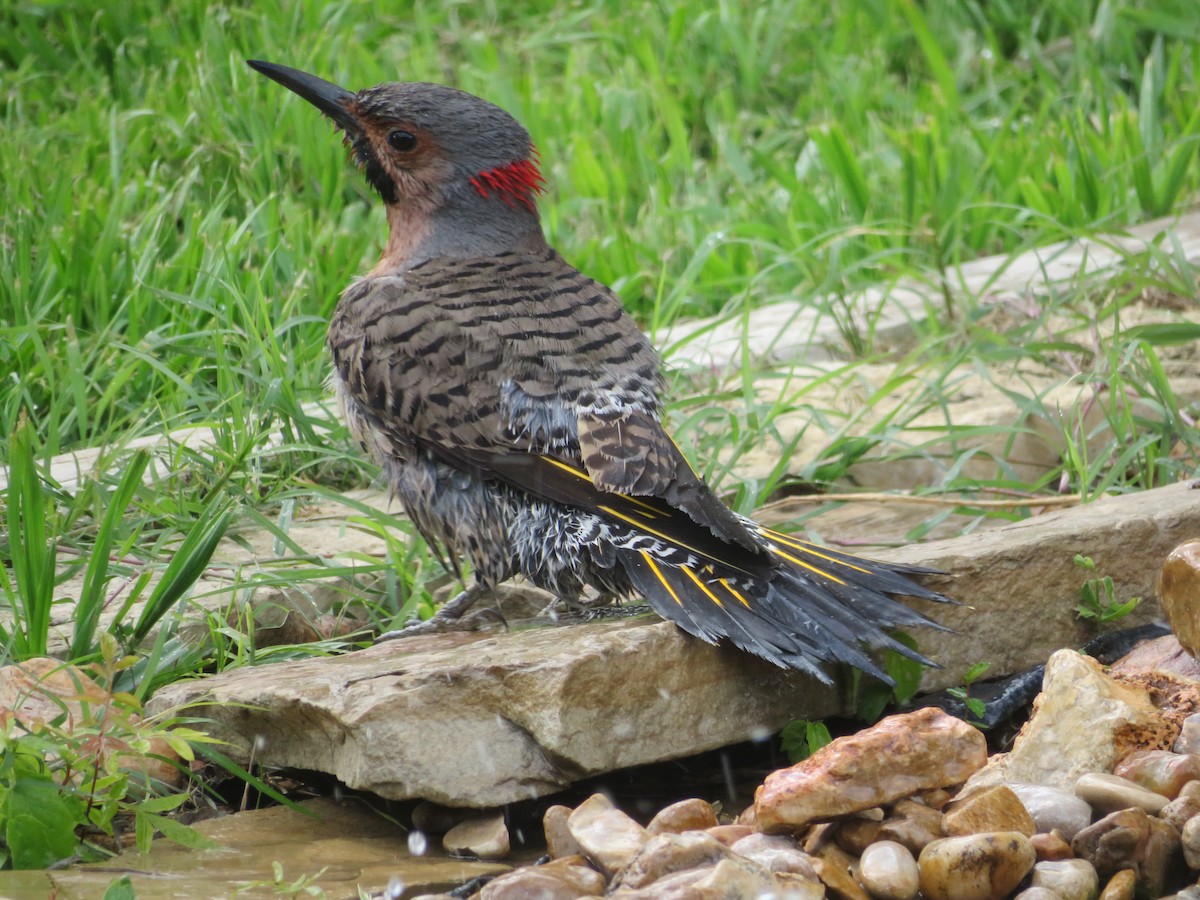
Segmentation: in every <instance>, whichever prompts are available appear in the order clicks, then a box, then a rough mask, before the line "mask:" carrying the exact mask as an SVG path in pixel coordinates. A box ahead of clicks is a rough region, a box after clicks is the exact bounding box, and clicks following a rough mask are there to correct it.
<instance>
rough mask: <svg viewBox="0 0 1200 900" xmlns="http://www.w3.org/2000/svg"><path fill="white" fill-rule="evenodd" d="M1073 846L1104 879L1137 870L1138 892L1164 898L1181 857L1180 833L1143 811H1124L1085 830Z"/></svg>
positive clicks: (1077, 854)
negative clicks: (1171, 874)
mask: <svg viewBox="0 0 1200 900" xmlns="http://www.w3.org/2000/svg"><path fill="white" fill-rule="evenodd" d="M1071 847H1072V849H1073V850H1074V851H1075V855H1076V856H1077V857H1079V858H1080V859H1086V860H1087V861H1088V862H1090V863H1091V864H1092V865H1093V866H1095V867H1096V871H1097V872H1098V873H1099V874H1100V877H1102V878H1107V877H1109V876H1111V875H1114V874H1116V873H1117V872H1119V871H1120V870H1121V869H1133V870H1134V871H1135V873H1136V874H1137V885H1138V887H1137V893H1138V894H1139V895H1141V896H1148V897H1160V896H1162V888H1163V884H1164V883H1165V881H1166V879H1167V876H1168V874H1169V872H1170V870H1171V868H1172V866H1173V864H1174V863H1175V861H1176V858H1177V857H1178V855H1179V833H1178V832H1177V831H1176V830H1175V829H1174V828H1172V827H1171V826H1170V825H1168V824H1167V823H1166V822H1163V821H1161V820H1159V819H1155V818H1151V817H1150V816H1149V815H1147V814H1146V811H1145V810H1143V809H1137V808H1135V809H1123V810H1120V811H1119V812H1114V813H1110V814H1109V815H1107V816H1105V817H1104V818H1103V819H1101V820H1100V821H1099V822H1097V823H1095V824H1094V825H1090V826H1088V827H1087V828H1085V829H1083V831H1081V832H1079V834H1077V835H1075V840H1074V841H1072V843H1071Z"/></svg>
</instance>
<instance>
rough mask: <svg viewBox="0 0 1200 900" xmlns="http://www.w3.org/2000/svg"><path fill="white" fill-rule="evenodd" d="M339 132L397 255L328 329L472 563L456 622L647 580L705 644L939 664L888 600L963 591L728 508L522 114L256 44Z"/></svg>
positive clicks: (650, 594)
mask: <svg viewBox="0 0 1200 900" xmlns="http://www.w3.org/2000/svg"><path fill="white" fill-rule="evenodd" d="M250 65H251V66H252V67H253V68H254V69H256V70H257V71H258V72H261V73H262V74H263V75H266V76H267V77H269V78H271V79H273V80H275V81H277V82H278V83H280V84H282V85H283V86H284V87H286V88H288V89H290V90H292V91H294V92H295V93H297V94H299V95H300V96H301V97H303V98H304V99H305V100H307V101H308V102H310V103H312V104H313V105H314V106H316V107H317V108H318V109H319V110H320V111H321V112H322V113H324V114H325V115H326V116H328V117H329V118H330V119H332V120H333V123H334V124H335V125H336V126H337V127H338V128H340V129H341V130H342V131H343V132H344V142H345V143H346V145H347V146H349V147H350V149H351V152H352V155H353V158H354V161H355V162H356V163H357V164H358V165H359V167H361V169H362V170H363V172H364V174H365V175H366V178H367V181H369V182H370V184H371V186H372V187H373V188H374V189H375V190H376V191H377V192H378V193H379V195H380V197H382V199H383V202H384V204H385V205H386V208H387V222H388V227H389V236H388V241H387V245H386V247H385V249H384V252H383V258H382V259H381V260H380V261H379V262H378V264H377V265H375V267H374V268H373V269H371V271H370V272H368V273H367V274H366V275H365V276H364V277H363V278H361V279H360V280H358V281H357V282H355V283H354V284H353V285H352V286H351V287H350V288H349V289H348V290H346V292H345V293H344V294H343V295H342V297H341V300H340V302H339V303H338V305H337V309H336V311H335V312H334V315H333V319H332V321H331V323H330V327H329V337H328V345H329V350H330V353H331V354H332V357H333V368H334V376H333V383H334V386H335V389H336V392H337V395H338V399H339V401H340V404H341V407H342V412H343V415H344V417H345V420H346V422H347V424H348V426H349V428H350V431H351V433H352V434H353V435H354V436H355V437H356V438H357V439H358V441H359V442H360V443H361V444H362V446H363V448H364V449H365V450H366V451H368V452H370V453H371V454H372V455H373V456H374V457H375V458H376V459H377V460H378V461H379V463H380V464H381V466H382V467H383V470H384V472H385V474H386V476H387V478H388V480H389V481H390V484H391V488H392V490H393V492H394V493H395V496H396V497H397V498H398V499H399V500H400V501H401V502H402V504H403V505H404V507H405V509H406V511H407V512H408V514H409V516H410V517H411V518H412V521H413V522H414V524H415V525H416V527H417V528H418V529H419V530H420V532H421V534H422V535H423V536H424V537H425V538H426V540H427V541H429V543H430V544H431V545H433V546H434V547H442V548H445V549H446V550H447V551H449V558H450V559H451V560H454V561H455V562H454V566H455V568H457V562H456V560H457V558H458V557H460V556H461V557H465V558H466V559H467V560H469V562H470V564H471V570H472V573H473V576H474V579H475V581H474V584H473V585H472V586H471V587H468V588H466V589H465V590H464V591H463V592H462V593H461V594H459V595H458V596H457V597H456V598H454V599H453V600H452V601H450V602H449V603H448V604H446V605H445V606H443V607H442V609H441V610H440V611H439V612H438V614H437V616H436V617H435V619H434V620H431V621H432V623H433V624H432V625H431V624H430V623H428V622H427V623H421V624H419V625H416V626H409V627H408V628H405V629H402V630H401V631H399V632H393V633H391V634H389V635H384V637H392V636H397V635H407V634H410V633H418V632H421V631H426V630H432V629H435V628H438V627H440V626H442V625H443V624H444V623H446V622H448V621H453V620H455V619H457V618H458V617H460V616H462V615H463V613H464V612H465V611H466V610H467V609H468V608H469V607H470V606H471V605H472V604H473V603H474V602H475V601H476V600H478V599H479V598H480V597H482V596H484V595H486V594H487V593H488V592H490V591H492V590H493V589H494V588H495V586H496V585H498V584H499V583H500V582H502V581H505V580H506V579H509V578H511V577H513V576H515V575H518V574H520V575H524V576H525V577H526V578H527V579H528V580H529V581H531V582H533V583H534V584H536V585H538V586H539V587H542V588H545V589H547V590H549V591H552V592H554V593H555V594H557V595H558V596H560V597H562V598H564V599H570V598H576V597H578V596H579V595H580V593H581V592H582V591H583V589H584V588H585V586H590V587H591V588H593V589H595V590H598V591H599V592H600V593H601V594H602V595H607V596H611V597H614V598H627V597H631V596H637V595H640V596H642V597H644V598H645V599H646V600H647V601H648V602H649V603H650V605H651V607H653V609H654V610H655V611H656V612H657V613H658V614H659V615H661V616H663V617H664V618H667V619H670V620H671V621H673V622H675V623H676V624H677V625H678V626H679V627H680V628H682V629H683V630H684V631H686V632H688V633H689V634H692V635H695V636H696V637H699V638H702V639H704V640H706V641H709V642H711V643H717V642H718V641H720V640H721V639H726V640H728V641H729V642H730V643H732V644H734V645H736V646H737V647H740V648H741V649H743V650H746V651H749V652H750V653H754V654H757V655H758V656H761V657H763V658H764V659H767V660H770V661H771V662H772V663H775V664H776V665H778V666H783V667H790V668H795V669H800V670H803V671H806V672H809V673H811V674H813V675H815V676H816V677H817V678H820V679H822V680H824V681H828V680H829V679H830V676H829V673H828V672H827V671H826V670H825V666H824V664H825V663H831V662H845V663H849V664H851V665H853V666H856V667H858V668H859V669H861V670H863V671H865V672H869V673H871V674H873V675H875V676H877V677H880V678H883V679H884V680H887V676H886V674H885V673H884V672H883V670H882V669H881V668H880V666H879V665H878V664H877V662H876V661H875V660H874V659H873V658H872V657H871V656H870V655H868V652H867V649H869V648H878V647H889V648H891V649H893V650H896V651H898V652H899V653H902V654H904V655H906V656H909V657H911V658H914V659H918V660H920V661H921V662H923V663H926V664H930V663H929V661H928V660H926V659H924V657H922V656H920V655H919V654H917V653H915V652H913V651H911V650H910V649H909V648H908V647H906V646H905V645H904V644H902V643H900V642H899V641H896V640H895V639H894V638H893V637H892V636H890V635H889V634H888V632H887V629H891V628H897V627H910V626H920V625H925V626H930V625H932V626H934V627H937V626H936V625H935V623H933V622H931V621H930V620H929V619H927V618H926V617H925V616H923V615H921V614H919V613H918V612H916V611H914V610H912V609H910V608H909V607H907V606H905V605H903V604H901V603H899V602H898V601H896V600H895V599H893V596H894V595H908V596H911V597H917V598H923V599H926V600H938V601H944V600H946V599H947V598H945V597H943V596H942V595H940V594H938V593H936V592H934V591H932V590H930V589H928V588H926V587H923V586H921V585H920V584H918V583H916V582H915V581H913V580H912V579H911V578H910V577H909V576H910V575H914V574H920V573H927V572H931V571H933V570H931V569H925V568H922V567H917V566H904V565H895V564H890V563H880V562H874V561H868V560H863V559H860V558H857V557H854V556H850V555H848V554H845V553H841V552H839V551H836V550H832V549H828V548H825V547H821V546H818V545H815V544H812V543H809V542H807V541H804V540H800V539H798V538H795V537H792V536H789V535H787V534H782V533H779V532H776V531H772V530H770V529H768V528H764V527H763V526H761V525H758V524H756V523H755V522H753V521H752V520H750V519H748V518H746V517H744V516H741V515H738V514H736V513H734V512H732V511H731V510H730V509H728V508H727V507H726V506H725V505H724V504H723V503H722V502H721V501H720V500H719V499H718V498H717V497H716V495H715V494H714V493H713V492H712V491H711V490H710V489H709V487H708V486H707V485H706V484H705V483H704V482H703V481H702V480H701V479H700V478H699V477H698V476H697V474H696V473H695V472H694V471H693V469H692V468H691V466H690V465H689V464H688V462H687V460H686V459H685V458H684V456H683V454H682V453H681V452H680V450H679V448H678V447H677V446H676V444H675V443H674V441H673V440H672V439H671V437H670V436H669V435H668V433H667V431H666V430H665V429H664V427H663V423H662V418H661V416H662V406H663V401H662V396H663V390H664V382H663V376H662V373H661V365H660V360H659V357H658V355H657V354H656V353H655V351H654V349H653V348H652V347H651V345H650V343H649V341H648V339H647V338H646V337H645V336H644V335H643V334H642V332H641V331H640V330H639V329H638V327H637V325H636V324H635V323H634V321H633V319H632V318H631V317H630V316H629V315H628V314H627V313H626V312H625V310H624V309H623V307H622V305H621V303H620V301H619V299H618V298H617V297H616V296H615V295H614V294H613V292H612V291H611V290H609V289H608V288H607V287H605V286H604V285H602V284H599V283H598V282H596V281H593V280H592V279H591V278H588V277H587V276H586V275H583V274H582V273H580V272H579V271H577V270H576V269H574V268H573V267H572V266H571V265H570V264H569V263H567V262H566V261H565V260H564V259H563V258H562V257H561V256H559V254H558V253H557V252H556V251H555V250H554V249H553V248H552V247H550V246H549V245H548V244H547V242H546V239H545V237H544V236H543V234H542V229H541V224H540V221H539V218H538V206H537V196H538V194H539V193H540V192H541V191H542V186H543V179H542V175H541V173H540V171H539V168H538V157H537V153H536V151H535V150H534V146H533V143H532V142H531V140H530V136H529V134H528V132H526V130H525V129H524V128H523V127H522V126H521V125H520V124H519V123H518V122H517V121H516V120H515V119H514V118H513V117H512V116H510V115H509V114H508V113H506V112H505V111H503V110H502V109H500V108H499V107H496V106H494V105H492V104H491V103H488V102H486V101H484V100H481V99H480V98H478V97H475V96H472V95H471V94H467V93H464V92H462V91H459V90H456V89H454V88H450V87H445V86H442V85H436V84H421V83H388V84H381V85H378V86H377V87H373V88H368V89H366V90H362V91H358V92H357V93H354V92H351V91H348V90H345V89H343V88H340V87H338V86H337V85H335V84H331V83H330V82H327V81H324V80H323V79H320V78H317V77H315V76H313V75H309V74H306V73H304V72H301V71H298V70H296V69H291V68H288V67H286V66H280V65H275V64H272V63H266V62H259V61H250Z"/></svg>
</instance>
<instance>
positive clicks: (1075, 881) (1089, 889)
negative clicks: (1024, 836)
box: [1030, 859, 1100, 900]
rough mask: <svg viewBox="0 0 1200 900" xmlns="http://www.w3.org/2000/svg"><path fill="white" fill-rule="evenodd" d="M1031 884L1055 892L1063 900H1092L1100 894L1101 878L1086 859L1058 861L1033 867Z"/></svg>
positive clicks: (1048, 861)
mask: <svg viewBox="0 0 1200 900" xmlns="http://www.w3.org/2000/svg"><path fill="white" fill-rule="evenodd" d="M1030 884H1031V885H1033V886H1034V887H1044V888H1048V889H1050V890H1052V891H1054V892H1055V893H1056V894H1058V895H1059V896H1060V897H1062V900H1092V898H1093V897H1095V896H1096V895H1097V894H1098V893H1099V892H1100V877H1099V876H1098V875H1097V874H1096V869H1095V867H1094V866H1093V865H1092V864H1091V863H1090V862H1088V861H1087V860H1086V859H1057V860H1047V861H1046V862H1040V863H1037V864H1035V865H1034V867H1033V877H1032V878H1031V880H1030Z"/></svg>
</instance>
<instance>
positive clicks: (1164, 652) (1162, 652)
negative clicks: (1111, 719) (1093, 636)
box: [1109, 634, 1200, 753]
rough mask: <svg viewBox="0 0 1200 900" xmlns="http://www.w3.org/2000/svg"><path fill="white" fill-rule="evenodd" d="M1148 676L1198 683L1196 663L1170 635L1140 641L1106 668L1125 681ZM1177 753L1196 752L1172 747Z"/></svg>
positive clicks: (1199, 673)
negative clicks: (1162, 674)
mask: <svg viewBox="0 0 1200 900" xmlns="http://www.w3.org/2000/svg"><path fill="white" fill-rule="evenodd" d="M1150 673H1165V674H1168V675H1171V676H1172V677H1175V678H1184V679H1188V680H1190V681H1200V662H1197V661H1196V658H1195V657H1194V656H1192V654H1190V653H1188V652H1187V651H1186V650H1184V649H1183V647H1181V646H1179V639H1178V638H1176V637H1175V635H1173V634H1165V635H1163V636H1162V637H1159V638H1154V639H1153V640H1149V641H1142V642H1141V643H1139V644H1138V645H1137V646H1135V647H1134V648H1133V649H1132V650H1130V651H1129V652H1128V653H1126V654H1125V655H1124V656H1123V657H1121V658H1120V659H1119V660H1117V661H1116V662H1115V663H1113V664H1112V665H1111V666H1110V667H1109V674H1111V675H1114V676H1117V677H1120V678H1126V677H1128V676H1134V677H1136V676H1144V675H1147V674H1150ZM1175 752H1177V753H1196V752H1200V751H1197V750H1186V749H1180V748H1178V747H1176V748H1175Z"/></svg>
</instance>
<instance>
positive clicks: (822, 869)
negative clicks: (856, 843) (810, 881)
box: [813, 844, 871, 900]
mask: <svg viewBox="0 0 1200 900" xmlns="http://www.w3.org/2000/svg"><path fill="white" fill-rule="evenodd" d="M855 864H856V861H855V859H854V857H852V856H849V855H848V854H847V853H846V852H845V851H844V850H842V849H841V848H840V847H838V846H837V844H826V845H825V846H824V847H822V848H821V849H820V850H818V851H817V852H816V853H815V854H814V855H813V865H814V866H815V868H816V870H817V875H819V876H820V878H821V881H822V882H823V883H824V885H825V889H826V892H827V893H828V894H829V895H830V896H832V897H834V898H836V900H871V898H870V897H869V896H868V895H867V892H866V891H864V890H863V888H862V885H860V884H859V883H858V880H857V879H856V878H855V877H854V875H853V874H852V872H853V869H854V867H855Z"/></svg>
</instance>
